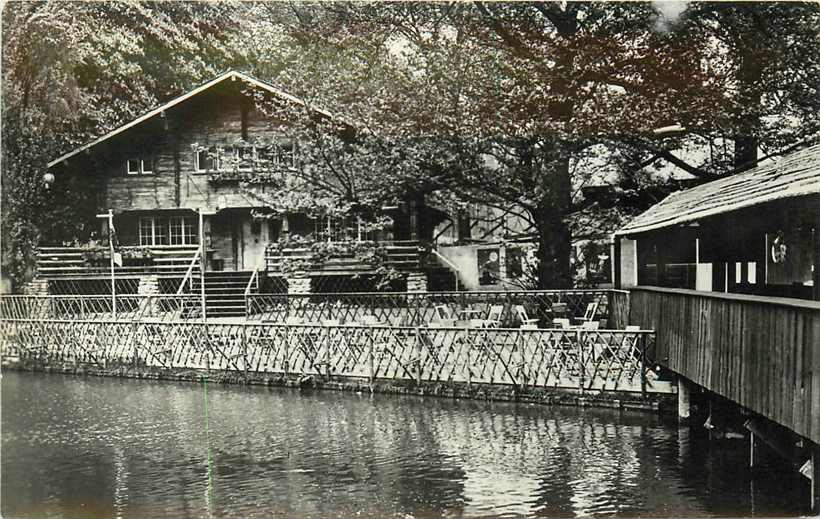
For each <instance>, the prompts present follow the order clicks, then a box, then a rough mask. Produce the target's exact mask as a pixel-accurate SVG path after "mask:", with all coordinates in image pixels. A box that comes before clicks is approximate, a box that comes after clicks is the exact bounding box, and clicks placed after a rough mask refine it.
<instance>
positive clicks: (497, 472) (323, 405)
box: [0, 373, 806, 518]
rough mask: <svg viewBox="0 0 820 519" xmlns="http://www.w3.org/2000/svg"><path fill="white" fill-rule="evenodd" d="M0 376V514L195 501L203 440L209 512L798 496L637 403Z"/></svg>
mask: <svg viewBox="0 0 820 519" xmlns="http://www.w3.org/2000/svg"><path fill="white" fill-rule="evenodd" d="M0 394H1V395H2V405H3V408H2V448H3V452H2V454H3V456H2V458H1V462H2V466H1V467H0V468H2V472H3V476H4V477H3V480H2V496H1V497H2V513H3V516H4V517H22V518H28V517H50V516H53V517H63V516H65V517H68V516H75V515H77V516H88V515H90V514H89V513H87V512H89V511H91V512H93V513H94V514H98V515H99V516H101V517H111V516H117V517H122V518H132V517H160V516H161V517H172V518H173V517H179V518H182V517H186V518H187V517H203V516H206V515H207V511H208V506H209V504H208V498H207V496H208V488H209V480H208V474H209V454H210V467H211V475H212V484H211V486H212V491H213V497H214V502H213V503H212V507H213V509H214V512H215V515H216V516H220V517H271V516H274V517H276V516H278V517H291V516H299V517H331V516H332V517H402V518H406V517H441V516H444V517H487V516H492V517H517V516H528V515H546V516H558V517H572V516H587V515H589V516H595V515H598V516H600V515H619V514H620V515H629V516H634V515H650V516H658V515H660V516H680V515H684V516H711V515H750V514H752V513H756V514H768V515H794V514H796V513H798V512H799V511H800V508H799V506H798V505H797V503H800V502H805V499H804V498H805V496H804V495H803V494H802V493H801V492H803V490H801V488H802V487H801V486H800V485H801V482H800V480H799V479H797V480H795V479H794V478H793V479H791V480H789V479H788V478H789V477H791V476H786V477H785V483H784V482H783V481H781V482H779V483H778V484H773V483H772V482H767V481H766V480H762V481H755V486H754V491H753V492H750V486H749V479H748V475H747V474H745V473H744V474H740V475H738V464H737V463H735V461H736V460H738V459H743V458H742V455H743V453H742V452H738V453H732V452H728V453H727V450H728V451H731V449H732V448H733V447H731V446H729V447H727V446H725V445H724V446H721V447H720V448H717V447H715V448H711V449H710V447H709V444H708V442H704V441H703V439H702V438H701V437H699V436H698V431H697V430H693V431H691V432H689V431H688V430H685V429H680V430H679V429H678V428H677V426H674V425H673V426H668V425H665V424H663V423H660V422H658V420H657V419H656V418H654V417H652V416H648V415H628V414H620V415H619V414H617V413H611V412H606V411H594V410H577V409H559V408H550V407H540V406H526V405H513V404H493V403H487V402H474V401H458V402H454V401H452V400H446V399H435V398H416V397H393V396H384V395H382V396H379V395H376V396H372V397H371V396H356V395H350V394H340V393H331V392H322V393H301V392H297V391H289V390H281V389H267V388H243V387H224V386H213V387H208V416H209V420H208V423H207V424H206V422H205V413H204V403H205V401H204V393H203V388H202V386H201V385H195V384H175V383H165V382H162V383H161V382H153V381H130V380H115V379H93V378H89V379H80V378H74V377H62V376H57V375H49V376H44V375H37V374H20V373H6V374H4V375H3V377H2V393H0ZM741 450H742V449H741ZM733 456H734V457H733ZM790 482H791V483H793V484H791V486H789V483H790ZM805 486H806V485H803V487H805Z"/></svg>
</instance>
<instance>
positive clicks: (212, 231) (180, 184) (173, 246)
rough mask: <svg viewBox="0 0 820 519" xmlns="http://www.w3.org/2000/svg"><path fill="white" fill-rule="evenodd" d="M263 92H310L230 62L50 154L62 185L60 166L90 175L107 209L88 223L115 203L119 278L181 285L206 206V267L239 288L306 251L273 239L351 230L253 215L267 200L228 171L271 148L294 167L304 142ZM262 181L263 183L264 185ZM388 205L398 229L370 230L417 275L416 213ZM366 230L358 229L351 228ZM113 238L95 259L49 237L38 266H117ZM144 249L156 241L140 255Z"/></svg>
mask: <svg viewBox="0 0 820 519" xmlns="http://www.w3.org/2000/svg"><path fill="white" fill-rule="evenodd" d="M255 95H262V96H266V97H267V98H270V99H272V100H273V101H275V102H279V103H284V105H285V106H292V107H293V109H294V110H303V111H304V109H305V106H304V104H303V102H302V101H301V100H299V99H297V98H295V97H293V96H291V95H289V94H287V93H286V92H283V91H281V90H279V89H277V88H275V87H273V86H272V85H269V84H267V83H265V82H263V81H260V80H257V79H255V78H252V77H250V76H248V75H246V74H243V73H240V72H236V71H230V72H227V73H224V74H222V75H220V76H218V77H216V78H214V79H213V80H211V81H208V82H207V83H205V84H203V85H201V86H199V87H197V88H195V89H193V90H191V91H190V92H187V93H185V94H184V95H181V96H179V97H177V98H175V99H173V100H171V101H169V102H167V103H165V104H163V105H162V106H160V107H158V108H156V109H154V110H152V111H150V112H148V113H146V114H145V115H143V116H141V117H139V118H137V119H135V120H133V121H131V122H129V123H127V124H125V125H123V126H121V127H119V128H117V129H115V130H113V131H111V132H109V133H107V134H105V135H103V136H101V137H99V138H98V139H96V140H94V141H92V142H90V143H88V144H86V145H84V146H81V147H79V148H77V149H75V150H73V151H71V152H69V153H66V154H64V155H62V156H60V157H58V158H56V159H54V160H53V161H51V162H50V163H49V164H48V168H49V170H50V172H52V173H53V175H54V177H55V178H56V182H55V184H56V186H57V188H59V183H60V181H61V177H62V176H72V175H77V176H79V178H82V179H83V180H84V181H85V180H86V179H87V185H88V186H89V187H88V189H93V190H95V193H94V195H95V198H96V200H97V203H96V207H95V208H94V209H95V212H96V213H98V214H97V215H94V214H92V213H90V212H89V214H91V218H90V219H92V220H94V219H95V216H96V217H97V218H96V220H95V221H91V222H88V223H89V225H93V226H94V227H95V228H97V229H101V231H102V232H103V233H107V232H108V219H107V218H105V217H104V215H106V214H107V213H108V212H109V211H111V212H112V213H113V227H114V229H115V233H116V242H117V246H118V248H123V249H128V250H129V251H130V253H129V254H119V253H118V250H119V249H117V251H115V257H117V260H118V261H117V265H116V268H115V275H116V276H117V277H118V278H127V277H131V278H134V279H137V278H143V277H145V276H152V277H156V278H160V279H167V280H169V281H168V282H165V283H164V284H163V283H161V284H163V285H164V286H167V288H168V289H171V288H174V283H173V281H172V280H177V281H179V280H180V278H182V277H183V276H184V275H185V273H186V270H187V269H188V267H189V266H190V264H191V261H192V259H193V258H194V256H195V255H196V254H197V251H198V250H199V249H200V245H201V244H200V243H199V237H200V213H201V214H202V235H203V236H204V242H205V243H204V244H202V245H203V247H202V250H203V251H204V256H203V257H204V262H205V268H206V270H207V271H208V274H209V275H210V276H211V277H212V278H213V279H215V280H216V279H217V278H219V277H220V276H221V277H222V278H224V279H220V280H219V281H220V282H221V283H230V284H231V285H232V286H233V285H235V286H237V287H238V286H241V287H242V289H244V288H245V284H244V283H245V282H246V281H248V280H249V278H250V277H251V275H252V272H253V271H261V272H262V273H263V277H265V276H264V274H265V273H267V279H268V281H271V280H272V281H273V282H272V284H269V286H268V287H267V288H266V291H281V290H285V288H283V287H284V286H286V283H287V281H286V279H285V278H286V277H287V276H286V274H284V273H283V272H281V271H280V267H281V264H282V262H283V258H285V257H288V256H299V255H300V254H303V253H304V252H305V251H304V250H301V249H300V248H299V247H298V246H293V247H290V248H287V249H282V248H281V247H274V246H273V244H275V243H277V242H278V241H279V240H280V238H283V237H286V236H291V237H293V236H308V235H312V236H313V237H314V238H315V239H317V240H319V241H331V240H332V241H337V240H345V239H351V237H350V233H349V232H347V233H345V232H342V231H344V230H345V228H344V225H343V224H344V223H345V222H328V221H325V220H324V219H322V220H319V219H311V218H309V217H308V216H307V215H305V214H299V213H294V214H288V215H287V216H285V217H283V218H277V219H259V218H255V217H254V211H255V210H262V209H264V208H263V207H262V203H261V202H260V201H259V199H258V198H257V197H254V196H252V195H251V194H249V192H248V187H247V186H245V187H244V188H242V187H240V185H239V184H240V182H239V178H238V177H237V181H235V182H231V181H230V180H231V177H230V175H231V174H234V173H237V170H238V173H239V174H240V175H245V176H246V175H247V174H248V173H249V172H250V173H253V171H252V169H253V168H255V167H257V166H256V165H255V164H257V162H252V161H250V160H249V161H247V163H245V162H243V160H244V158H245V157H253V158H255V157H265V158H266V160H265V161H264V163H265V164H266V166H265V167H267V168H274V169H277V170H279V171H280V172H282V171H284V172H287V171H288V170H290V169H292V168H295V167H296V166H297V165H298V160H299V158H298V147H299V143H298V142H296V141H295V139H294V138H293V136H292V135H288V132H287V129H286V128H285V129H284V130H283V124H282V123H281V122H279V121H275V120H272V119H271V118H270V117H268V116H266V115H265V114H264V113H263V112H262V111H261V110H258V109H257V108H256V104H255V103H254V99H253V97H254V96H255ZM310 111H311V113H313V116H314V117H328V118H329V117H333V116H332V115H331V114H329V113H327V112H325V111H323V110H320V109H315V108H311V110H310ZM237 143H241V144H237ZM260 143H264V144H260ZM225 158H228V159H230V161H227V160H223V159H225ZM228 162H231V163H232V164H233V166H232V169H231V170H230V171H229V168H228V167H227V166H224V164H226V163H228ZM236 164H239V166H238V168H237V166H236ZM217 178H218V179H219V181H218V182H217V181H215V179H217ZM254 188H255V189H260V190H264V189H265V186H264V184H263V185H260V186H255V187H254ZM391 216H392V217H393V220H394V225H393V228H391V229H388V230H386V231H380V232H378V233H375V234H374V233H371V234H369V235H367V236H366V238H368V239H370V240H376V241H380V242H383V245H384V246H385V247H386V249H387V253H388V257H389V260H388V264H389V265H392V266H394V267H397V268H398V269H399V270H401V271H404V272H406V273H407V274H408V275H410V276H411V277H412V276H413V275H414V274H415V275H416V277H418V276H421V275H422V274H423V269H422V266H421V263H420V256H419V247H418V243H417V241H416V239H417V238H418V237H419V236H418V231H417V228H416V222H417V221H418V220H419V218H416V213H415V212H414V211H413V210H411V209H407V208H406V207H405V208H402V207H399V208H394V209H393V211H392V213H391ZM346 223H348V224H349V223H350V222H346ZM353 225H354V228H355V223H354V224H353ZM347 230H348V231H349V229H347ZM360 238H361V235H359V236H358V238H357V237H356V234H355V229H354V232H353V239H360ZM107 243H108V241H107V238H104V239H102V240H101V241H100V244H101V245H103V246H104V247H102V249H103V250H102V251H101V252H100V255H99V256H100V257H99V258H98V259H99V261H96V262H93V261H92V262H89V261H88V260H87V256H88V254H87V253H86V252H84V251H83V250H82V249H80V248H77V247H66V246H65V245H64V244H52V245H53V246H51V247H42V248H41V249H40V254H39V263H38V270H37V275H38V277H39V278H40V279H48V280H67V279H74V280H77V279H92V278H101V277H105V276H108V275H109V271H108V270H109V269H108V265H109V263H110V255H109V254H108V252H107V250H105V249H106V248H107ZM140 250H145V251H148V252H146V253H145V254H140V252H139V251H140ZM135 251H136V252H135ZM120 256H122V259H121V261H120ZM371 270H372V266H368V265H365V264H362V263H360V262H358V261H357V260H356V259H355V258H354V257H352V256H351V257H338V258H333V260H332V261H325V262H324V263H323V264H322V265H318V266H316V267H315V268H314V269H312V270H311V271H310V272H309V275H310V276H312V277H313V278H314V280H315V278H318V277H324V278H333V277H336V278H338V277H344V278H346V279H351V278H352V277H354V276H355V278H356V279H361V277H362V276H361V275H362V274H368V272H370V271H371ZM217 273H219V274H217ZM277 279H278V281H277ZM314 284H315V283H314ZM327 286H329V285H326V287H327ZM339 287H340V285H336V289H340V288H339ZM292 288H293V287H292ZM315 288H316V287H314V291H316V290H315ZM303 289H306V288H305V287H303ZM348 289H350V287H348ZM320 291H331V290H327V288H325V290H320ZM333 291H335V290H333Z"/></svg>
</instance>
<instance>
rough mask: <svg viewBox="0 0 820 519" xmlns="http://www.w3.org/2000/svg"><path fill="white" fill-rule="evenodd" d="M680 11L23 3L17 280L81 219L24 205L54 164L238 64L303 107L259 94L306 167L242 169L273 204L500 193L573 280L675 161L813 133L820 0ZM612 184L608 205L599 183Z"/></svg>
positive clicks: (712, 158)
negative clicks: (580, 252)
mask: <svg viewBox="0 0 820 519" xmlns="http://www.w3.org/2000/svg"><path fill="white" fill-rule="evenodd" d="M658 6H660V8H659V7H658ZM667 7H668V6H667ZM677 7H678V9H676V12H675V13H672V14H670V13H669V12H668V9H667V8H664V7H663V6H662V5H661V4H657V5H655V4H649V3H634V2H630V3H598V2H570V3H566V4H564V3H558V2H526V3H514V2H510V3H501V2H487V3H484V2H474V3H461V2H453V3H409V2H408V3H375V2H374V3H335V2H334V3H324V4H323V3H295V2H290V3H283V2H258V3H257V2H245V3H238V4H233V3H194V2H167V3H153V2H128V3H119V2H104V3H103V2H84V3H50V2H30V3H22V2H20V3H18V2H9V3H7V4H6V9H5V11H4V14H3V16H4V20H3V21H4V32H3V87H4V88H3V123H4V125H3V128H4V130H3V131H4V145H3V159H4V160H3V187H4V199H3V203H4V216H5V217H6V218H4V223H3V238H4V240H5V242H6V246H4V260H3V261H4V265H5V266H6V267H7V268H8V267H9V265H12V264H13V265H17V267H13V268H12V272H13V273H14V276H15V279H21V278H22V270H23V269H21V268H20V267H21V266H22V265H24V264H25V263H26V261H27V256H26V254H30V252H26V251H30V250H31V247H32V246H33V244H34V243H36V242H37V240H38V238H39V236H40V235H41V234H44V233H45V234H48V233H52V234H53V233H68V232H73V233H74V234H76V233H77V232H80V231H81V230H77V229H73V230H70V229H66V228H65V227H64V226H63V227H61V226H60V224H58V222H57V220H59V219H60V218H57V215H59V214H61V213H60V212H59V211H57V210H54V211H42V212H40V211H37V212H30V211H28V210H27V209H26V208H28V207H35V208H36V207H48V208H52V207H57V206H58V205H59V204H58V203H56V202H55V200H53V198H54V196H55V195H54V194H53V193H52V194H48V193H44V191H43V190H42V189H41V185H40V183H39V177H40V175H41V174H42V171H43V170H44V164H45V162H47V160H48V159H50V158H53V157H54V156H55V155H56V154H57V152H58V151H65V150H67V149H70V148H71V147H73V146H75V145H77V144H80V143H82V142H85V141H87V140H88V138H89V137H91V136H93V135H98V134H100V133H102V132H103V131H105V130H107V129H110V128H112V127H114V126H116V125H117V124H120V123H122V122H125V121H127V120H129V119H131V118H133V117H134V116H136V115H138V114H139V113H141V112H143V111H145V110H146V109H147V108H149V107H151V106H153V105H155V104H156V103H157V102H159V101H161V100H163V99H165V98H166V97H168V96H169V95H171V94H178V93H179V92H181V91H184V90H186V89H188V88H189V87H190V86H191V85H193V84H195V83H197V82H200V81H202V80H204V79H208V78H210V77H212V76H213V75H215V74H216V73H217V72H218V71H221V70H224V69H225V68H227V67H228V66H235V67H239V68H242V69H244V70H245V71H247V72H249V73H250V74H252V75H254V76H256V77H259V78H261V79H264V80H267V81H269V82H271V83H273V84H275V85H277V86H279V87H281V88H282V89H284V90H286V91H288V92H290V93H292V94H294V95H295V96H296V97H298V98H299V99H301V100H303V101H304V104H303V105H298V106H296V105H294V104H293V103H282V102H278V101H275V100H271V99H269V98H264V97H262V96H259V97H257V99H256V101H257V106H258V108H260V109H261V110H263V111H265V112H266V113H268V114H270V115H271V116H272V117H275V118H278V120H280V121H282V124H283V130H285V131H287V132H289V133H290V134H291V135H293V137H294V138H295V139H296V140H298V141H299V143H300V159H301V160H300V163H299V166H298V168H297V169H296V170H288V171H284V170H275V169H270V170H268V171H266V172H265V173H264V174H263V175H261V176H255V177H252V178H249V177H247V175H246V176H245V177H243V178H241V179H240V180H241V181H242V182H243V185H244V186H245V189H247V190H248V191H249V192H250V193H254V194H255V195H256V196H257V197H258V198H259V199H260V201H261V202H262V203H264V204H265V205H267V206H268V207H269V209H270V212H271V213H275V214H280V213H282V212H287V211H289V210H290V211H292V210H294V208H298V209H300V210H301V209H304V210H307V211H308V212H312V213H315V214H353V213H356V212H362V211H363V210H364V208H368V211H369V213H370V214H371V216H372V215H373V214H374V213H378V211H377V210H375V211H374V209H378V208H380V207H381V206H382V205H393V204H395V203H396V202H397V201H401V200H405V201H406V200H416V201H418V200H422V199H423V198H422V197H426V198H427V199H428V200H443V201H448V202H476V203H481V204H485V205H489V206H493V207H499V208H503V209H504V210H507V211H510V212H512V213H513V214H516V215H518V216H520V217H521V218H524V219H525V220H527V221H528V222H530V223H531V225H532V228H533V238H534V240H535V241H536V242H537V243H538V245H539V248H538V254H537V257H538V260H539V261H538V271H537V273H536V274H537V276H536V277H537V279H538V284H539V286H540V287H544V288H547V287H549V288H554V287H559V286H566V285H568V284H569V283H570V278H571V269H570V261H569V260H570V244H571V242H572V240H573V239H578V238H584V237H588V236H590V235H594V234H597V233H600V232H606V231H611V230H612V229H613V228H614V227H616V226H617V225H619V222H621V221H622V219H623V218H624V217H625V216H628V215H629V214H630V213H631V212H632V211H634V210H635V207H634V205H635V204H633V203H632V202H633V201H634V200H636V199H640V198H641V197H640V196H639V195H638V194H637V193H641V192H644V189H645V188H646V187H654V185H655V184H657V183H658V182H659V181H662V180H663V179H664V175H666V176H668V173H669V171H670V169H675V168H677V170H679V171H685V172H687V173H689V174H691V175H693V176H694V177H696V178H699V179H702V180H708V179H712V178H717V177H719V176H721V175H725V174H729V173H731V172H733V171H736V170H737V168H738V167H745V166H747V165H748V164H749V163H750V162H753V161H754V159H756V158H757V153H756V150H757V147H758V146H759V147H760V148H762V149H763V150H764V153H765V154H769V153H779V152H782V151H784V150H788V149H791V148H792V147H793V146H795V145H796V144H798V143H800V142H801V141H803V140H805V139H807V138H811V137H812V136H816V135H817V130H818V127H819V126H818V125H819V123H820V119H819V118H820V115H818V114H820V111H819V110H818V106H817V105H818V99H820V95H818V81H820V74H818V71H820V70H818V63H820V45H819V44H818V27H820V19H818V9H817V7H816V6H815V5H812V4H808V3H724V2H721V3H710V2H692V3H688V4H687V3H681V4H677ZM317 109H322V110H326V111H327V113H329V114H332V116H328V115H318V114H320V113H322V112H320V111H317ZM672 125H676V126H677V127H678V128H680V130H679V131H676V132H674V133H661V134H659V133H657V132H656V130H657V129H658V128H662V127H669V126H672ZM214 180H219V181H222V180H225V179H214ZM59 181H61V180H60V179H58V182H59ZM65 182H66V184H65V185H63V186H59V189H58V191H59V190H62V189H63V188H64V187H65V186H67V185H69V184H70V183H69V182H68V181H67V180H66V181H65ZM262 182H263V183H265V184H266V189H265V191H264V193H263V192H262V191H261V190H259V189H256V187H255V186H258V185H259V184H260V183H262ZM604 183H606V184H612V185H616V186H619V187H618V189H616V191H615V194H616V197H615V200H612V201H610V202H611V203H609V204H601V203H600V201H594V200H590V199H587V198H585V197H584V196H583V190H584V188H585V187H587V186H590V185H594V184H604ZM49 197H51V198H49ZM69 198H71V199H75V200H76V199H78V198H77V197H76V196H72V197H69ZM91 205H93V204H91ZM41 213H50V214H52V215H53V216H54V218H52V219H51V220H50V221H49V220H48V217H46V216H45V215H44V214H41ZM65 214H68V213H65Z"/></svg>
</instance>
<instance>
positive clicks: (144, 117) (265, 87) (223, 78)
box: [48, 70, 332, 168]
mask: <svg viewBox="0 0 820 519" xmlns="http://www.w3.org/2000/svg"><path fill="white" fill-rule="evenodd" d="M229 79H230V80H236V79H239V80H242V81H244V82H246V83H250V84H251V85H253V86H255V87H258V88H260V89H262V90H265V91H267V92H270V93H271V94H274V95H275V96H278V97H280V98H282V99H285V100H287V101H290V102H292V103H296V104H298V105H301V106H305V102H304V101H302V100H301V99H299V98H297V97H294V96H292V95H290V94H288V93H287V92H285V91H283V90H280V89H278V88H276V87H275V86H273V85H270V84H268V83H265V82H264V81H261V80H259V79H256V78H254V77H251V76H249V75H247V74H243V73H242V72H238V71H235V70H231V71H228V72H225V73H224V74H220V75H219V76H217V77H215V78H214V79H212V80H210V81H208V82H207V83H205V84H203V85H200V86H198V87H196V88H194V89H193V90H191V91H190V92H187V93H185V94H182V95H181V96H179V97H175V98H174V99H172V100H170V101H168V102H167V103H165V104H164V105H162V106H160V107H158V108H155V109H153V110H151V111H150V112H148V113H146V114H144V115H142V116H140V117H137V118H136V119H134V120H133V121H131V122H129V123H126V124H124V125H122V126H120V127H119V128H116V129H114V130H111V131H110V132H108V133H106V134H105V135H103V136H102V137H99V138H97V139H95V140H93V141H91V142H89V143H88V144H84V145H82V146H80V147H79V148H77V149H75V150H72V151H70V152H68V153H66V154H65V155H61V156H59V157H57V158H56V159H54V160H52V161H51V162H49V163H48V167H49V168H51V167H53V166H55V165H57V164H59V163H61V162H63V161H64V160H66V159H69V158H71V157H73V156H75V155H77V154H78V153H80V152H83V151H85V150H87V149H90V148H93V147H94V146H96V145H97V144H100V143H101V142H104V141H107V140H108V139H110V138H111V137H114V136H115V135H118V134H120V133H122V132H124V131H126V130H128V129H129V128H133V127H134V126H137V125H139V124H140V123H142V122H144V121H147V120H149V119H151V118H152V117H156V116H158V115H160V114H162V112H164V111H165V110H168V109H169V108H171V107H173V106H176V105H178V104H180V103H182V102H184V101H186V100H188V99H190V98H192V97H194V96H195V95H197V94H200V93H202V92H204V91H206V90H208V89H209V88H211V87H213V86H215V85H218V84H219V83H222V82H223V81H226V80H229ZM311 109H312V110H314V111H315V112H317V113H320V114H322V115H324V116H326V117H332V115H331V114H330V113H329V112H326V111H324V110H321V109H318V108H315V107H311Z"/></svg>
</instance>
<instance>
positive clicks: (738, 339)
mask: <svg viewBox="0 0 820 519" xmlns="http://www.w3.org/2000/svg"><path fill="white" fill-rule="evenodd" d="M629 298H630V311H629V324H633V325H639V326H640V327H641V328H646V329H654V330H655V331H656V333H657V350H656V358H657V359H658V361H659V362H660V363H661V364H662V365H664V366H666V367H668V368H669V369H671V370H673V371H674V372H676V373H678V374H680V375H683V376H684V377H686V378H688V379H690V380H692V381H693V382H695V383H696V384H698V385H700V386H703V387H705V388H707V389H709V390H710V391H713V392H715V393H717V394H719V395H722V396H724V397H726V398H728V399H730V400H733V401H735V402H737V403H738V404H740V405H742V406H744V407H746V408H748V409H750V410H752V411H754V412H756V413H759V414H761V415H763V416H765V417H767V418H769V419H770V420H773V421H775V422H777V423H779V424H781V425H783V426H785V427H788V428H789V429H791V430H793V431H794V432H796V433H797V434H799V435H801V436H803V437H806V438H808V439H810V440H811V441H813V442H815V443H820V302H818V301H806V300H800V299H787V298H776V297H761V296H750V295H740V294H725V293H716V292H699V291H694V290H683V289H671V288H655V287H636V288H634V289H632V290H631V291H630V296H629Z"/></svg>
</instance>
